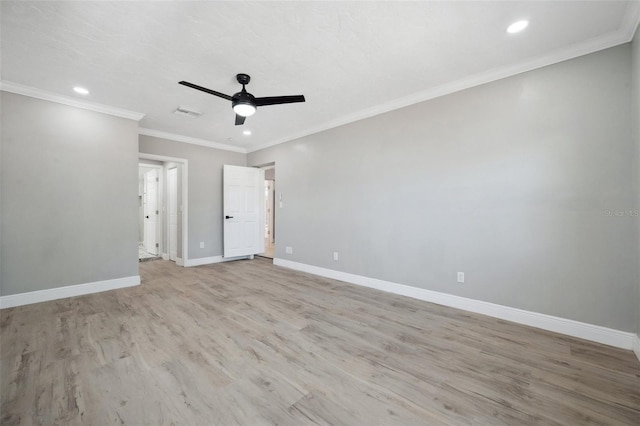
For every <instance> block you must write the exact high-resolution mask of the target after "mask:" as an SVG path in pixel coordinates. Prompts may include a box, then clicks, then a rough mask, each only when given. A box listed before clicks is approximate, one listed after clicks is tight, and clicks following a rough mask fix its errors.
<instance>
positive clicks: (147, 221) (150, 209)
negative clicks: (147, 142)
mask: <svg viewBox="0 0 640 426" xmlns="http://www.w3.org/2000/svg"><path fill="white" fill-rule="evenodd" d="M138 199H139V213H138V241H139V245H138V247H139V249H138V260H139V261H141V262H143V261H147V260H157V259H164V260H171V261H173V262H175V263H176V264H177V265H180V266H184V262H185V259H187V249H188V244H187V241H188V240H187V160H184V159H180V158H173V157H165V156H160V155H154V154H143V153H140V154H139V160H138Z"/></svg>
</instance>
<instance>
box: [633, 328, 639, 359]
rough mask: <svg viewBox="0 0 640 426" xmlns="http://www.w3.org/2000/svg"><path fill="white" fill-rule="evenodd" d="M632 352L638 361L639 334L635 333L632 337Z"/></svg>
mask: <svg viewBox="0 0 640 426" xmlns="http://www.w3.org/2000/svg"><path fill="white" fill-rule="evenodd" d="M633 352H634V353H635V354H636V357H637V358H638V361H640V334H636V335H635V336H634V337H633Z"/></svg>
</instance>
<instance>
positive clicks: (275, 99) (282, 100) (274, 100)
mask: <svg viewBox="0 0 640 426" xmlns="http://www.w3.org/2000/svg"><path fill="white" fill-rule="evenodd" d="M304 101H305V99H304V96H303V95H297V96H269V97H266V98H255V99H254V102H255V103H256V106H265V105H278V104H293V103H296V102H304Z"/></svg>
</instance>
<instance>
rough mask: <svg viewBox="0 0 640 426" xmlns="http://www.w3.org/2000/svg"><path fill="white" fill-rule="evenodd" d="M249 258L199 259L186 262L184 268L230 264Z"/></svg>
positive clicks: (218, 257) (212, 257) (219, 257)
mask: <svg viewBox="0 0 640 426" xmlns="http://www.w3.org/2000/svg"><path fill="white" fill-rule="evenodd" d="M248 258H249V256H238V257H222V256H211V257H199V258H197V259H187V260H185V261H184V266H185V267H188V266H201V265H209V264H212V263H220V262H230V261H232V260H241V259H248Z"/></svg>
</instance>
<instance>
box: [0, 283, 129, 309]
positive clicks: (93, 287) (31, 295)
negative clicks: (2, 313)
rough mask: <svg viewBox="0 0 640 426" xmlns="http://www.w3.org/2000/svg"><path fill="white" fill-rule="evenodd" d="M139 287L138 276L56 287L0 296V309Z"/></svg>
mask: <svg viewBox="0 0 640 426" xmlns="http://www.w3.org/2000/svg"><path fill="white" fill-rule="evenodd" d="M137 285H140V276H139V275H133V276H130V277H123V278H115V279H112V280H104V281H95V282H92V283H86V284H76V285H69V286H65V287H56V288H51V289H47V290H38V291H30V292H27V293H19V294H10V295H7V296H0V309H5V308H13V307H14V306H22V305H30V304H32V303H40V302H47V301H49V300H56V299H64V298H66V297H75V296H82V295H84V294H92V293H99V292H101V291H108V290H115V289H118V288H125V287H134V286H137Z"/></svg>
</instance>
